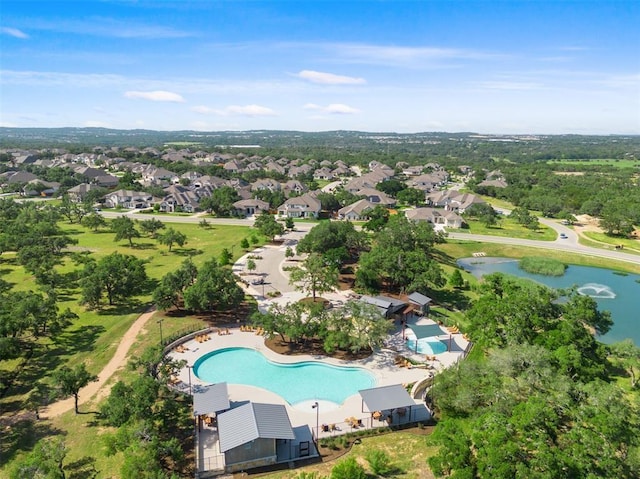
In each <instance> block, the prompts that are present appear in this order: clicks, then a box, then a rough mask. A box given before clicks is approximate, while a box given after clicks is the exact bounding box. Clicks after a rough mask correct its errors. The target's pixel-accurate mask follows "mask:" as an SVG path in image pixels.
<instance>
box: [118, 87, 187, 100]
mask: <svg viewBox="0 0 640 479" xmlns="http://www.w3.org/2000/svg"><path fill="white" fill-rule="evenodd" d="M124 96H125V97H126V98H141V99H143V100H149V101H168V102H174V103H183V102H184V98H182V96H181V95H179V94H178V93H173V92H170V91H164V90H156V91H127V92H125V93H124Z"/></svg>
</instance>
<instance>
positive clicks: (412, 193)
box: [396, 188, 425, 206]
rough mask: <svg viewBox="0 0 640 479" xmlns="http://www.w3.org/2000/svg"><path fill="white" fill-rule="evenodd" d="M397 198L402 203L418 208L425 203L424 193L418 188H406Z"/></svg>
mask: <svg viewBox="0 0 640 479" xmlns="http://www.w3.org/2000/svg"><path fill="white" fill-rule="evenodd" d="M396 198H397V200H398V201H399V202H401V203H404V204H406V205H413V206H418V205H421V204H423V203H424V202H425V194H424V191H421V190H419V189H417V188H406V189H404V190H402V191H399V192H398V194H397V195H396Z"/></svg>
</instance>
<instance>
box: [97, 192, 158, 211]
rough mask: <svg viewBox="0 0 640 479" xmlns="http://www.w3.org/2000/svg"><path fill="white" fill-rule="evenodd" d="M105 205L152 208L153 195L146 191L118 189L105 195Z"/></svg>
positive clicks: (108, 206) (111, 206)
mask: <svg viewBox="0 0 640 479" xmlns="http://www.w3.org/2000/svg"><path fill="white" fill-rule="evenodd" d="M104 205H105V206H106V207H107V208H128V209H143V208H150V207H151V206H153V196H151V195H150V194H149V193H146V192H144V191H131V190H117V191H114V192H113V193H108V194H106V195H105V196H104Z"/></svg>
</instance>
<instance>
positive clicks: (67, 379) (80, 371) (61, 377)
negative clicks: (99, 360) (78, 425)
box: [53, 363, 98, 414]
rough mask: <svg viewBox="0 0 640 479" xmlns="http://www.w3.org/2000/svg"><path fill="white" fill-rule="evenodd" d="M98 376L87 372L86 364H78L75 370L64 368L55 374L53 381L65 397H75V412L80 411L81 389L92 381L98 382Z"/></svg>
mask: <svg viewBox="0 0 640 479" xmlns="http://www.w3.org/2000/svg"><path fill="white" fill-rule="evenodd" d="M97 379H98V376H96V375H95V374H91V373H90V372H89V371H87V369H86V367H85V365H84V363H81V364H78V365H76V366H74V367H73V368H69V367H67V366H62V367H61V368H60V369H58V370H56V371H54V372H53V381H54V383H55V384H56V386H57V387H58V389H59V390H60V392H61V393H62V394H63V395H64V396H73V399H74V410H75V412H76V414H79V411H78V398H79V395H80V389H82V388H83V387H85V386H86V385H87V384H89V383H90V382H92V381H97Z"/></svg>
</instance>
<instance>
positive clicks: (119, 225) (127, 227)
mask: <svg viewBox="0 0 640 479" xmlns="http://www.w3.org/2000/svg"><path fill="white" fill-rule="evenodd" d="M111 230H112V231H113V232H114V233H115V234H116V236H115V238H114V241H120V240H123V239H126V240H128V241H129V246H133V238H139V237H140V232H139V231H138V230H137V229H136V224H135V222H134V221H133V220H132V219H131V218H129V217H128V216H124V215H123V216H119V217H118V218H114V219H113V220H112V221H111Z"/></svg>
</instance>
